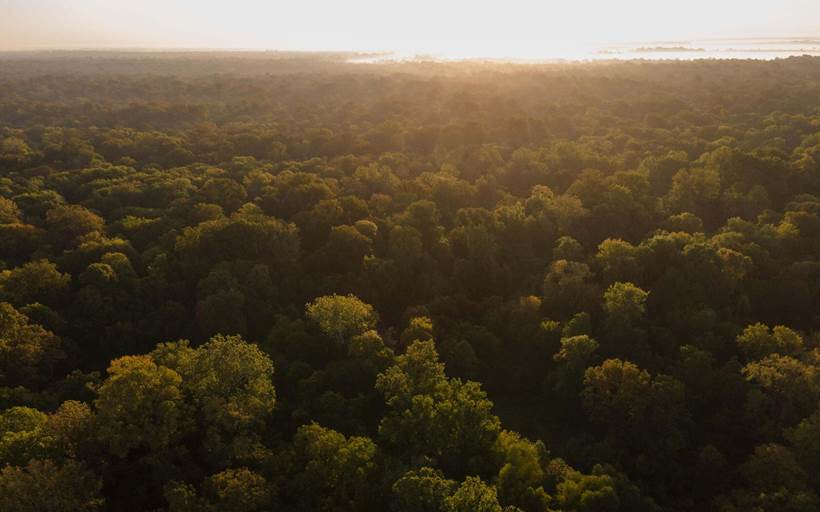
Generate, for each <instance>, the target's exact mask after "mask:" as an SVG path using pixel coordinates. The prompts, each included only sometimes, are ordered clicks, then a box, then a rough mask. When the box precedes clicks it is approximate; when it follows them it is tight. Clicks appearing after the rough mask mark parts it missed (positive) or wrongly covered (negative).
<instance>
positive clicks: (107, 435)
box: [94, 356, 192, 457]
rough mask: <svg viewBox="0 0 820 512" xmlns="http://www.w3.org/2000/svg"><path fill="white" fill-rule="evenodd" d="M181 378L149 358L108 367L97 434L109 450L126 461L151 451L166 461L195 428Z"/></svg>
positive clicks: (126, 359)
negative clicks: (137, 453)
mask: <svg viewBox="0 0 820 512" xmlns="http://www.w3.org/2000/svg"><path fill="white" fill-rule="evenodd" d="M181 384H182V377H181V376H180V375H179V374H178V373H177V372H175V371H174V370H172V369H170V368H168V367H166V366H163V365H157V363H155V362H154V361H153V360H152V359H151V358H150V357H149V356H125V357H121V358H119V359H115V360H114V361H112V362H111V366H109V367H108V378H107V379H106V380H105V381H104V382H103V383H102V385H101V386H100V389H99V391H98V392H97V395H98V396H97V399H96V400H95V401H94V406H95V409H96V412H97V433H98V435H99V436H100V440H101V441H102V443H103V444H104V446H105V447H106V448H107V449H108V450H109V452H110V453H111V454H113V455H115V456H117V457H126V456H128V454H129V453H130V452H131V451H132V450H137V449H140V448H141V449H147V450H148V451H149V453H150V454H151V455H152V456H155V457H162V456H163V455H165V453H166V451H167V450H170V449H172V448H173V447H175V445H176V443H177V442H178V441H179V440H180V439H181V438H182V436H183V435H184V434H185V433H186V431H187V430H188V429H189V428H191V426H192V425H191V423H190V415H191V410H190V406H189V405H188V404H186V403H185V400H184V396H183V393H182V390H181V389H180V388H181Z"/></svg>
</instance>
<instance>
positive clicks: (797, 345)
mask: <svg viewBox="0 0 820 512" xmlns="http://www.w3.org/2000/svg"><path fill="white" fill-rule="evenodd" d="M737 344H738V347H739V348H740V350H741V351H742V352H743V354H744V355H746V357H748V358H749V359H761V358H763V357H766V356H768V355H770V354H774V353H777V354H781V355H793V354H796V353H798V352H799V351H800V350H801V349H802V348H803V338H802V337H801V336H800V335H799V334H798V333H797V332H795V331H793V330H791V329H789V328H788V327H785V326H782V325H778V326H775V327H774V329H771V330H770V329H769V328H768V327H767V326H766V325H765V324H762V323H756V324H751V325H748V326H746V328H745V329H743V333H741V334H740V335H738V337H737Z"/></svg>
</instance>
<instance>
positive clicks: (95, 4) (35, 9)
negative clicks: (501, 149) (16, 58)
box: [0, 0, 820, 58]
mask: <svg viewBox="0 0 820 512" xmlns="http://www.w3.org/2000/svg"><path fill="white" fill-rule="evenodd" d="M818 35H820V0H675V1H668V0H601V1H597V0H561V1H552V0H542V1H537V0H529V1H525V0H505V1H494V2H489V1H483V0H449V1H448V0H415V1H401V2H394V1H390V0H324V1H323V0H291V1H279V0H268V1H263V0H231V1H214V0H188V1H183V0H0V50H23V49H53V48H60V49H72V48H241V49H279V50H339V51H394V52H400V53H407V54H432V55H452V56H484V57H520V58H529V57H547V56H561V55H570V54H572V53H573V52H576V51H580V50H581V49H585V48H587V47H588V46H590V45H597V46H598V47H600V45H602V44H609V43H618V42H632V41H634V42H642V41H663V42H679V41H691V40H693V39H701V38H716V37H723V38H737V37H760V36H766V37H773V36H785V37H817V36H818Z"/></svg>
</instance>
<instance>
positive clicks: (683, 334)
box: [0, 52, 820, 512]
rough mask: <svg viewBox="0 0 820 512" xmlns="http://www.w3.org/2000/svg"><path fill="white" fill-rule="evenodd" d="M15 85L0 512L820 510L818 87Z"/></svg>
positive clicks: (30, 58)
mask: <svg viewBox="0 0 820 512" xmlns="http://www.w3.org/2000/svg"><path fill="white" fill-rule="evenodd" d="M348 57H349V56H346V55H343V54H317V55H311V54H298V53H293V54H289V53H281V54H279V53H276V54H272V55H269V54H241V53H238V54H232V53H222V54H209V53H192V54H184V53H167V54H161V53H160V54H138V53H130V54H129V53H105V52H102V53H95V52H87V53H83V52H78V53H65V54H62V53H45V54H37V53H35V54H3V55H0V510H9V511H11V510H14V511H21V512H26V511H32V512H33V511H43V510H60V511H67V512H72V511H107V510H111V511H114V510H117V511H165V512H193V511H213V512H217V511H219V512H222V511H225V512H229V511H236V512H239V511H243V512H244V511H260V512H262V511H272V510H293V511H297V510H299V511H302V510H304V511H308V510H309V511H383V510H388V511H395V512H409V511H433V512H435V511H441V512H467V511H470V512H475V511H478V512H502V511H503V512H515V511H519V512H547V511H555V512H558V511H565V512H593V511H594V512H599V511H600V512H602V511H630V512H633V511H652V512H655V511H660V510H670V511H696V510H697V511H702V510H710V511H715V512H741V511H751V510H755V511H757V510H759V511H768V510H788V511H794V512H801V511H806V512H809V511H816V510H818V509H820V477H819V476H818V475H820V409H818V405H819V404H820V330H819V329H820V259H818V257H819V256H820V58H812V57H794V58H788V59H780V60H773V61H706V60H700V61H698V60H695V61H690V62H683V61H681V62H650V61H629V62H601V63H595V64H578V63H573V64H543V65H540V64H539V65H535V64H533V65H513V64H500V63H478V62H463V63H450V64H442V63H434V62H408V63H383V64H355V63H349V62H347V60H346V59H347V58H348Z"/></svg>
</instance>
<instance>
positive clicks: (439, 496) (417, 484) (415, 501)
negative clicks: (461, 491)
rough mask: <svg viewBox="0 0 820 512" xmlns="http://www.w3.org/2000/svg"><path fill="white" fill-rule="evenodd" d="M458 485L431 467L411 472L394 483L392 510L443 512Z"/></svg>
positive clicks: (403, 511)
mask: <svg viewBox="0 0 820 512" xmlns="http://www.w3.org/2000/svg"><path fill="white" fill-rule="evenodd" d="M457 488H458V483H457V482H454V481H453V480H448V479H447V478H445V477H444V474H443V473H442V472H441V471H440V470H437V469H433V468H431V467H427V466H425V467H422V468H419V469H416V470H410V471H408V472H406V473H405V474H403V475H402V476H401V477H400V478H399V479H398V480H396V481H395V482H394V483H393V487H392V494H391V499H390V510H391V511H393V512H428V511H429V512H436V511H438V512H442V511H444V510H445V500H447V498H449V497H450V496H451V495H452V494H453V493H454V492H455V490H456V489H457Z"/></svg>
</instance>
